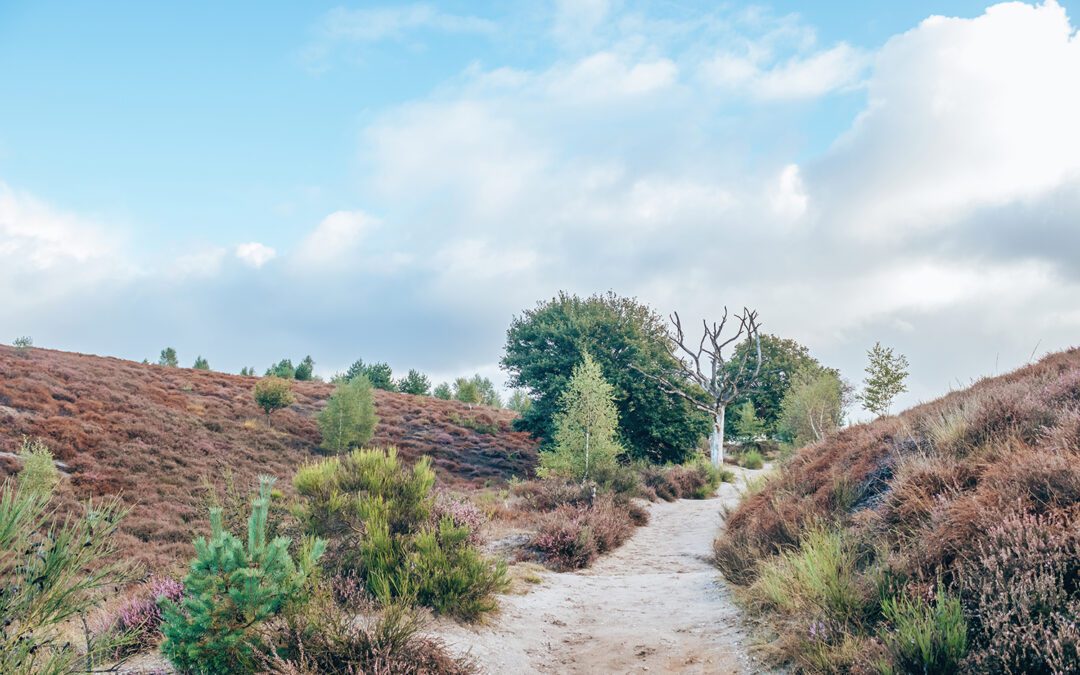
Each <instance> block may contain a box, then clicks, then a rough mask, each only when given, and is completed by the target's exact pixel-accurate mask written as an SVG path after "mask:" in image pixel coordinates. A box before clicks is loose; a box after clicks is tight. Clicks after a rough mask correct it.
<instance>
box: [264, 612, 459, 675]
mask: <svg viewBox="0 0 1080 675" xmlns="http://www.w3.org/2000/svg"><path fill="white" fill-rule="evenodd" d="M371 609H372V608H370V607H368V608H366V611H364V612H362V613H360V615H359V616H357V615H356V613H354V612H353V611H350V610H348V609H345V608H342V607H341V606H340V605H339V604H338V603H336V602H334V601H333V600H332V599H331V598H329V597H326V594H325V593H323V594H321V595H319V596H317V597H316V599H315V601H313V602H312V603H311V604H310V605H309V606H308V607H307V608H306V609H305V611H304V612H303V613H302V614H301V615H300V616H297V617H295V618H293V619H291V620H290V621H289V622H287V623H286V624H284V625H282V626H280V627H278V635H279V637H278V638H277V639H276V640H274V641H273V642H275V643H276V644H274V645H273V646H274V649H268V650H266V653H264V654H263V655H262V658H261V661H262V663H261V670H263V671H264V672H267V673H274V674H277V675H324V674H330V675H358V674H359V673H378V674H386V675H389V674H391V673H393V674H395V675H398V674H400V675H468V674H470V673H474V672H476V668H475V666H474V665H473V664H472V663H471V662H470V661H468V660H466V659H463V658H458V657H454V656H452V655H451V654H450V653H449V651H448V650H447V649H446V646H445V645H444V644H443V643H442V642H440V641H439V640H437V639H435V638H432V637H428V636H426V635H424V634H423V633H422V629H423V623H422V622H421V620H420V619H419V617H418V616H417V615H416V614H415V613H414V612H413V611H411V610H410V609H409V608H407V607H405V606H403V605H391V606H389V607H386V608H384V609H383V610H382V611H380V612H373V611H371Z"/></svg>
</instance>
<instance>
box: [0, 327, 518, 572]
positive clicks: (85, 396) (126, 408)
mask: <svg viewBox="0 0 1080 675" xmlns="http://www.w3.org/2000/svg"><path fill="white" fill-rule="evenodd" d="M257 379H258V378H254V377H242V376H238V375H227V374H224V373H216V372H209V371H200V370H190V369H182V368H164V367H160V366H147V365H141V364H138V363H135V362H132V361H124V360H120V359H114V358H103V357H97V356H87V355H81V354H72V353H66V352H57V351H50V350H42V349H31V350H23V351H17V350H15V349H13V348H9V347H3V346H0V452H3V453H15V452H17V450H18V448H19V445H20V443H21V438H22V437H23V436H24V435H26V436H30V437H38V438H41V439H42V440H44V441H45V443H46V444H47V445H48V446H49V448H50V449H51V450H52V452H53V454H54V456H55V457H56V459H57V460H58V461H59V462H62V463H63V465H62V466H61V469H62V470H63V471H65V472H66V473H68V474H70V480H68V481H65V482H64V484H63V485H62V487H61V490H60V493H59V497H60V499H61V502H62V503H63V504H66V505H67V506H68V507H69V508H70V506H72V505H74V504H75V503H76V501H77V500H81V499H85V498H88V497H98V496H101V495H111V494H120V495H121V498H122V500H123V501H124V502H125V503H126V504H127V505H129V506H131V507H132V509H133V510H132V513H131V515H130V516H129V517H128V518H127V519H125V521H124V523H123V525H122V527H121V531H120V534H119V537H120V545H121V549H122V550H123V551H124V552H125V553H126V554H128V555H129V556H130V557H131V558H132V559H134V560H136V561H138V562H141V563H143V564H146V565H147V566H148V567H149V568H150V569H152V570H157V571H162V572H164V571H165V570H164V569H163V568H164V567H167V566H168V565H170V564H172V563H174V562H176V561H179V560H184V559H186V558H187V557H188V556H189V555H190V553H191V544H190V542H191V539H192V536H193V531H194V530H195V529H197V528H202V527H203V525H204V521H205V513H204V511H203V508H202V503H203V495H202V490H201V489H200V486H201V479H202V478H203V477H207V476H208V477H210V478H211V479H212V480H216V479H217V478H218V477H220V476H222V475H223V474H224V473H225V471H226V470H227V469H230V470H232V471H233V472H234V473H235V475H236V478H237V479H238V480H240V481H244V482H250V481H251V480H252V479H253V478H254V476H255V475H257V474H260V473H268V474H273V475H276V476H278V477H280V478H281V479H282V480H281V481H279V483H278V485H279V486H282V487H283V488H284V489H286V490H288V489H290V488H289V486H290V485H291V478H292V475H293V473H294V472H295V470H296V469H297V468H298V467H299V466H300V465H301V464H303V463H305V462H307V461H310V460H311V459H312V458H313V457H314V456H315V455H317V454H318V453H319V452H320V451H319V448H318V445H319V441H320V436H319V430H318V425H317V423H316V420H315V416H316V414H317V413H318V411H319V410H320V409H321V408H322V407H323V406H324V405H325V402H326V399H327V398H328V397H329V396H330V393H331V392H332V390H333V387H332V385H329V384H324V383H321V382H294V383H293V391H294V393H295V395H296V402H295V403H294V404H293V405H291V406H290V407H288V408H287V409H285V410H281V411H279V412H277V413H275V415H274V425H273V428H270V427H268V426H267V424H266V420H265V416H264V415H263V414H262V412H261V411H260V410H259V409H258V408H257V407H256V405H255V402H254V400H253V398H252V393H251V392H252V387H253V385H254V384H255V382H256V381H257ZM375 405H376V412H377V414H378V416H379V418H380V421H379V425H378V427H377V429H376V433H375V437H374V439H372V444H373V445H377V446H383V445H385V446H390V445H393V446H396V447H397V448H398V451H399V454H400V456H401V457H402V458H403V459H405V460H407V461H409V462H412V461H415V460H416V459H418V458H419V457H420V456H422V455H428V456H430V457H431V458H432V460H433V465H434V467H435V469H436V472H437V473H438V475H439V479H440V481H441V482H443V483H445V484H450V485H457V486H468V485H472V486H480V485H484V484H486V483H499V482H502V481H505V480H506V479H509V478H510V477H511V476H527V475H529V474H531V472H532V470H533V467H534V466H535V463H536V444H535V442H534V441H533V440H532V439H531V438H530V437H529V436H528V435H527V434H524V433H519V432H513V431H511V430H510V423H511V421H512V419H513V417H514V413H511V412H509V411H502V410H490V409H485V408H478V407H474V406H467V405H465V404H462V403H458V402H456V401H442V400H438V399H434V398H429V397H422V396H411V395H407V394H396V393H390V392H385V391H376V392H375ZM460 420H469V421H476V423H477V426H481V425H482V426H483V427H484V431H483V432H479V431H477V430H475V429H473V428H469V427H468V426H463V425H462V424H461V423H460ZM493 429H497V431H495V432H494V433H491V431H492V430H493ZM18 468H19V463H18V460H17V459H16V458H14V457H10V456H7V455H0V475H4V474H12V473H14V472H16V471H17V470H18Z"/></svg>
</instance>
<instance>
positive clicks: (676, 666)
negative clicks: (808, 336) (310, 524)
mask: <svg viewBox="0 0 1080 675" xmlns="http://www.w3.org/2000/svg"><path fill="white" fill-rule="evenodd" d="M740 473H742V472H740ZM754 473H756V472H754ZM738 482H739V484H741V482H742V481H741V477H740V478H739V481H738ZM736 501H738V489H737V488H736V487H735V486H734V485H731V484H724V485H722V486H721V488H720V491H719V495H718V498H716V499H708V500H701V501H694V500H682V501H677V502H671V503H663V502H662V503H657V504H653V505H652V507H651V510H650V514H651V518H650V521H649V524H648V525H647V526H645V527H642V528H639V529H638V530H637V532H636V533H635V534H634V536H633V537H632V538H631V539H630V541H628V542H627V543H626V544H624V545H623V546H622V547H621V548H619V549H618V550H616V551H615V552H613V553H611V554H609V555H607V556H605V557H604V558H602V559H601V560H599V561H598V562H597V563H596V564H595V565H594V566H593V567H592V568H590V569H588V570H584V571H582V572H573V573H565V574H559V573H554V572H552V573H546V574H545V575H544V576H543V581H542V582H541V583H540V584H538V585H537V586H536V587H535V588H534V589H533V590H532V591H531V592H530V593H528V594H527V595H511V596H505V597H504V598H502V602H501V610H502V611H501V613H500V614H499V616H497V617H495V618H494V619H493V621H492V625H491V626H480V627H476V628H471V627H467V626H459V625H456V624H449V623H446V624H442V625H440V626H439V628H438V629H437V632H438V633H439V634H440V635H441V636H442V637H443V638H444V639H445V640H446V641H447V643H448V644H450V645H451V647H452V648H453V649H455V650H456V651H462V652H464V651H468V652H469V653H471V654H472V656H473V657H474V658H475V659H476V660H477V661H478V662H479V664H480V665H481V667H483V668H484V669H485V670H486V671H487V672H490V673H640V672H652V673H757V672H762V671H763V668H762V666H761V664H759V663H755V662H753V661H751V659H750V658H749V657H748V656H747V655H746V650H745V643H746V634H745V632H744V630H743V629H742V627H741V626H740V624H739V610H738V609H737V608H736V607H735V605H734V603H733V602H732V598H731V591H730V590H729V589H728V588H727V587H726V586H725V585H724V583H723V581H722V579H721V578H720V577H719V575H718V574H717V571H716V569H715V568H714V567H713V566H712V565H711V564H710V563H709V561H708V557H709V555H710V553H711V548H712V546H711V545H712V540H713V538H714V537H715V536H716V533H717V531H718V529H719V527H720V525H721V518H720V507H721V504H724V503H727V504H734V503H735V502H736Z"/></svg>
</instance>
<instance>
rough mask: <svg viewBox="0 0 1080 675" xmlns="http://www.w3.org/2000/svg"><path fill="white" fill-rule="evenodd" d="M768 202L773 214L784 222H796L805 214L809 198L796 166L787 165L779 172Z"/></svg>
mask: <svg viewBox="0 0 1080 675" xmlns="http://www.w3.org/2000/svg"><path fill="white" fill-rule="evenodd" d="M770 201H771V204H772V210H773V213H775V214H776V215H778V216H780V217H781V218H783V219H785V220H797V219H799V218H801V217H802V215H803V214H804V213H806V205H807V202H808V201H809V197H808V196H807V194H806V186H805V185H803V180H802V174H801V173H800V172H799V165H798V164H788V165H787V166H785V167H784V168H783V169H782V170H781V171H780V175H779V177H778V178H777V181H776V185H775V187H774V188H773V191H772V195H771V198H770Z"/></svg>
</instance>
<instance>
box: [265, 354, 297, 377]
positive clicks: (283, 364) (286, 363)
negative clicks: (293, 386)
mask: <svg viewBox="0 0 1080 675" xmlns="http://www.w3.org/2000/svg"><path fill="white" fill-rule="evenodd" d="M264 377H278V378H281V379H283V380H293V379H296V368H295V367H294V366H293V363H292V359H281V360H280V361H278V362H277V363H275V364H274V365H272V366H270V367H269V368H267V369H266V374H265V376H264Z"/></svg>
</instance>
